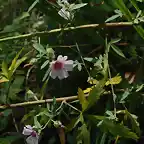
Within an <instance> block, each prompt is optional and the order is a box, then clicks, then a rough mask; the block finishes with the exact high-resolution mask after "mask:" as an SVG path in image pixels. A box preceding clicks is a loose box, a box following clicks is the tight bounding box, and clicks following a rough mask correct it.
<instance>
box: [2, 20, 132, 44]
mask: <svg viewBox="0 0 144 144" xmlns="http://www.w3.org/2000/svg"><path fill="white" fill-rule="evenodd" d="M132 25H133V22H117V23H105V24H88V25H80V26H75V27H67V28H59V29H53V30H50V31H42V32H35V33H29V34H24V35H17V36H12V37H6V38H1V39H0V42H6V41H10V40H19V39H27V38H31V37H34V36H41V35H48V34H51V33H57V32H61V31H71V30H77V29H84V28H97V27H122V26H132Z"/></svg>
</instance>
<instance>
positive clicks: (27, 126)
mask: <svg viewBox="0 0 144 144" xmlns="http://www.w3.org/2000/svg"><path fill="white" fill-rule="evenodd" d="M25 127H26V128H27V129H30V130H33V127H32V126H31V125H26V126H25Z"/></svg>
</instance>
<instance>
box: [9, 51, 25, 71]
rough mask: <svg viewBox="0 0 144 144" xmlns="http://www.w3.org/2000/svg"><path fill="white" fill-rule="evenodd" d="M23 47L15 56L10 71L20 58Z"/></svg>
mask: <svg viewBox="0 0 144 144" xmlns="http://www.w3.org/2000/svg"><path fill="white" fill-rule="evenodd" d="M22 51H23V49H21V50H20V52H18V54H17V55H16V56H15V58H14V59H13V60H12V63H11V65H10V67H9V71H13V70H14V68H15V65H16V62H17V59H18V58H19V56H20V54H21V53H22Z"/></svg>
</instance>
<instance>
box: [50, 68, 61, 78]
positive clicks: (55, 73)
mask: <svg viewBox="0 0 144 144" xmlns="http://www.w3.org/2000/svg"><path fill="white" fill-rule="evenodd" d="M58 75H59V71H56V70H51V72H50V76H51V77H52V78H53V79H55V78H56V77H57V76H58Z"/></svg>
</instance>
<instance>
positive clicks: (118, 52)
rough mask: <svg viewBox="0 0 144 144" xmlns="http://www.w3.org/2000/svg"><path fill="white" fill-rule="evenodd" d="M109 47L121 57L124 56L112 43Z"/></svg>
mask: <svg viewBox="0 0 144 144" xmlns="http://www.w3.org/2000/svg"><path fill="white" fill-rule="evenodd" d="M111 48H112V49H113V50H114V51H115V52H116V53H117V54H118V55H119V56H121V57H123V58H125V55H124V54H123V52H122V51H121V50H120V49H119V48H118V47H117V46H116V45H114V44H112V45H111Z"/></svg>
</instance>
